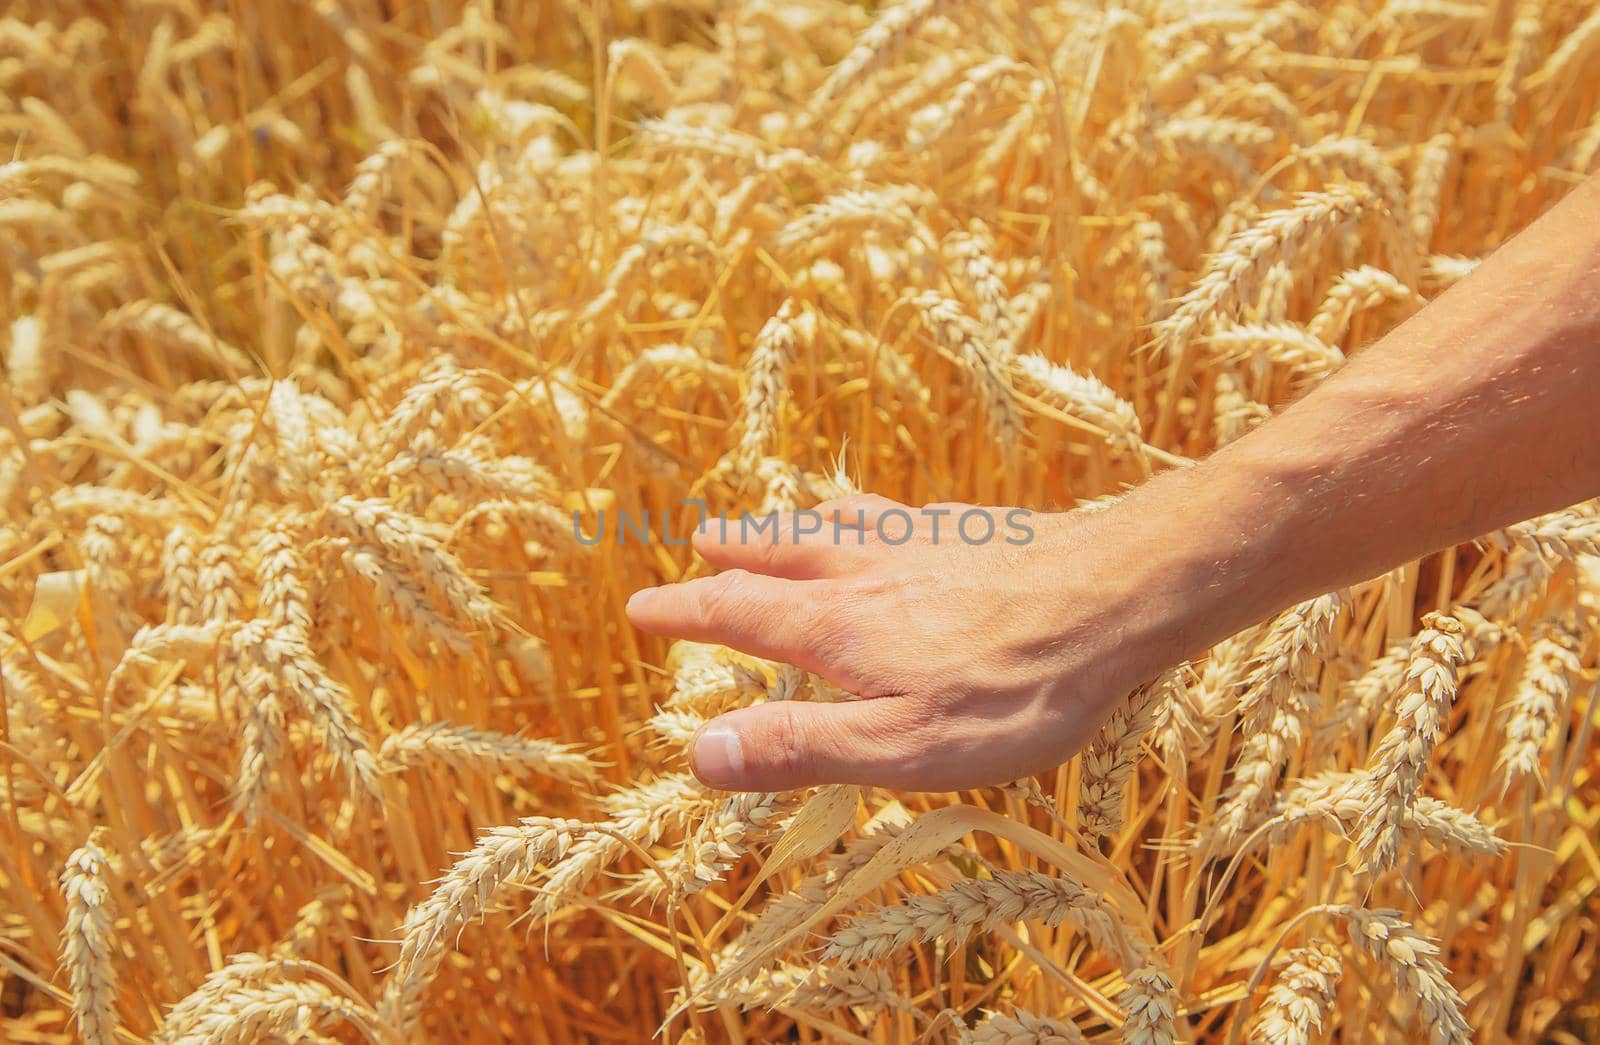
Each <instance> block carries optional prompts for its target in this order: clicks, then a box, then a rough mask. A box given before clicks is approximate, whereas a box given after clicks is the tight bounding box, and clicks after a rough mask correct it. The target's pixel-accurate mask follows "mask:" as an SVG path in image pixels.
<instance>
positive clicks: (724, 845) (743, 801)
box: [672, 791, 802, 893]
mask: <svg viewBox="0 0 1600 1045" xmlns="http://www.w3.org/2000/svg"><path fill="white" fill-rule="evenodd" d="M801 800H802V796H801V795H800V794H798V793H795V792H786V793H783V794H770V793H766V792H761V791H750V792H746V793H744V794H738V795H734V796H733V797H731V798H729V799H727V800H726V801H724V802H723V803H722V804H721V805H720V806H719V807H718V808H717V809H716V810H715V811H714V812H713V813H711V814H710V815H708V816H707V817H706V818H705V820H703V821H702V822H701V823H700V825H699V827H698V828H696V829H695V832H694V834H693V835H692V836H690V838H689V839H688V840H687V841H686V842H685V844H684V848H683V852H682V854H681V860H680V862H679V863H678V864H677V865H676V869H677V880H676V881H675V882H674V883H672V884H673V885H674V886H675V887H676V888H679V889H681V890H682V891H683V892H686V893H696V892H699V891H700V890H702V889H704V888H706V886H708V885H711V884H712V883H713V882H717V881H720V880H721V879H722V877H723V875H725V874H726V873H727V872H728V869H729V868H730V867H732V866H733V864H734V862H735V861H737V860H738V859H739V858H740V857H741V856H743V855H744V854H745V853H746V852H748V851H749V849H750V846H752V845H754V844H756V843H758V842H760V841H763V840H764V839H767V838H770V837H772V836H773V835H774V834H775V833H776V832H777V830H778V828H779V825H780V824H781V823H782V821H783V820H784V819H785V818H786V817H787V816H789V815H790V814H791V813H793V812H795V810H796V809H798V808H799V806H800V802H801Z"/></svg>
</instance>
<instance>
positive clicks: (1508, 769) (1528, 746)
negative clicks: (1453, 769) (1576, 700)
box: [1499, 624, 1582, 788]
mask: <svg viewBox="0 0 1600 1045" xmlns="http://www.w3.org/2000/svg"><path fill="white" fill-rule="evenodd" d="M1577 647H1578V642H1577V640H1576V638H1575V636H1573V635H1572V634H1571V632H1570V631H1569V630H1568V628H1567V627H1566V626H1565V625H1562V624H1551V625H1547V626H1546V627H1545V628H1544V629H1543V633H1542V634H1540V636H1539V637H1538V638H1537V639H1535V640H1534V641H1533V643H1532V645H1530V646H1529V647H1528V659H1527V662H1526V663H1525V664H1524V665H1523V669H1522V675H1521V677H1520V678H1518V679H1517V688H1516V691H1515V693H1514V694H1513V695H1512V698H1511V707H1510V713H1509V715H1508V717H1507V720H1506V738H1505V742H1504V743H1503V744H1502V745H1501V747H1500V756H1499V765H1500V770H1501V772H1502V773H1503V774H1504V777H1505V785H1504V786H1505V787H1507V788H1509V787H1510V786H1511V784H1512V783H1513V782H1515V781H1516V780H1517V778H1519V777H1523V776H1534V775H1537V774H1538V772H1539V758H1540V754H1541V752H1542V751H1543V749H1544V746H1545V743H1546V741H1547V739H1548V738H1549V736H1550V732H1551V730H1552V729H1553V728H1554V727H1555V725H1556V723H1557V722H1559V721H1560V720H1561V717H1562V715H1564V714H1565V712H1566V709H1567V706H1568V702H1569V701H1570V700H1571V699H1572V687H1573V683H1574V681H1575V680H1576V679H1577V676H1578V672H1579V670H1580V669H1581V667H1582V662H1581V661H1580V660H1579V659H1578V653H1577Z"/></svg>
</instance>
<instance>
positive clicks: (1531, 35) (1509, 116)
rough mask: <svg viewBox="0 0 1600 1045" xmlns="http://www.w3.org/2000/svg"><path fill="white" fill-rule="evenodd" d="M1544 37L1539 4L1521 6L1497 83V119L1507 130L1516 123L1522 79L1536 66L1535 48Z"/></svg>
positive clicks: (1495, 109)
mask: <svg viewBox="0 0 1600 1045" xmlns="http://www.w3.org/2000/svg"><path fill="white" fill-rule="evenodd" d="M1543 35H1544V24H1543V23H1542V22H1541V21H1540V20H1539V8H1538V5H1536V4H1531V3H1522V4H1518V5H1517V8H1516V17H1515V18H1514V19H1513V20H1512V22H1511V42H1510V44H1509V45H1508V46H1507V48H1506V58H1505V61H1504V62H1502V63H1501V64H1500V75H1499V76H1497V77H1496V78H1495V81H1494V116H1495V119H1497V120H1499V121H1500V122H1501V123H1503V124H1505V125H1507V126H1508V127H1509V126H1511V125H1513V124H1514V123H1515V122H1516V111H1517V99H1518V98H1520V97H1521V94H1522V91H1521V87H1522V80H1523V78H1524V77H1526V76H1527V75H1528V71H1529V69H1530V68H1532V66H1533V62H1534V59H1535V58H1536V57H1537V55H1536V53H1535V50H1534V49H1535V48H1536V47H1537V46H1538V44H1539V39H1540V37H1542V36H1543Z"/></svg>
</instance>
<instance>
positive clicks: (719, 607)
mask: <svg viewBox="0 0 1600 1045" xmlns="http://www.w3.org/2000/svg"><path fill="white" fill-rule="evenodd" d="M743 572H744V571H743V570H727V571H724V572H722V573H719V574H717V575H715V576H713V577H706V578H704V579H702V580H701V581H700V582H699V583H697V584H696V585H695V588H694V599H693V611H694V615H695V617H696V619H697V620H698V621H699V622H700V623H701V624H704V625H715V624H719V623H722V622H723V621H725V620H726V619H727V615H728V612H729V608H730V605H731V604H732V603H733V601H734V599H735V597H736V595H737V592H738V585H739V577H738V575H739V574H742V573H743Z"/></svg>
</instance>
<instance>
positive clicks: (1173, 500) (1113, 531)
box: [1097, 455, 1312, 662]
mask: <svg viewBox="0 0 1600 1045" xmlns="http://www.w3.org/2000/svg"><path fill="white" fill-rule="evenodd" d="M1229 457H1232V459H1228V458H1229ZM1295 488H1296V486H1295V484H1293V483H1292V482H1286V481H1285V479H1284V477H1283V476H1282V474H1281V468H1280V465H1279V464H1277V463H1274V462H1271V461H1258V460H1253V459H1251V458H1250V457H1247V456H1235V455H1226V456H1219V457H1214V458H1211V459H1209V460H1207V461H1206V462H1203V463H1202V464H1200V465H1198V466H1196V467H1194V468H1189V469H1184V470H1183V471H1181V472H1169V473H1167V474H1165V475H1162V476H1159V477H1157V478H1156V479H1154V480H1152V481H1150V482H1149V483H1147V484H1145V485H1144V486H1141V487H1139V488H1138V489H1136V490H1134V491H1133V492H1132V493H1130V494H1129V495H1128V496H1127V497H1126V498H1124V499H1123V500H1122V501H1121V502H1119V503H1118V504H1116V505H1114V506H1113V507H1112V508H1110V509H1107V510H1106V511H1105V513H1104V517H1103V518H1102V519H1100V520H1097V522H1098V523H1099V527H1098V531H1099V534H1100V536H1099V537H1098V538H1097V540H1104V541H1106V542H1107V543H1108V544H1109V545H1111V546H1112V547H1113V548H1114V549H1115V550H1114V551H1112V552H1111V553H1110V554H1109V555H1108V556H1107V561H1108V563H1113V564H1116V565H1115V568H1116V569H1117V570H1118V571H1119V572H1121V573H1122V575H1123V576H1124V577H1125V578H1126V583H1127V584H1128V585H1129V589H1130V594H1131V606H1130V610H1131V613H1132V615H1133V616H1134V617H1135V618H1136V619H1138V620H1139V621H1141V622H1142V623H1141V625H1139V626H1138V628H1136V629H1135V631H1136V634H1135V635H1134V636H1130V637H1132V638H1134V639H1135V640H1136V641H1141V642H1144V643H1147V644H1148V646H1149V648H1151V649H1154V650H1160V651H1163V653H1164V654H1165V658H1164V659H1168V660H1171V661H1173V662H1176V661H1177V660H1179V659H1183V658H1190V657H1194V656H1198V655H1199V654H1200V653H1202V652H1204V651H1205V650H1206V649H1208V648H1210V647H1211V646H1212V645H1215V644H1216V643H1217V642H1219V641H1221V640H1222V639H1224V638H1226V637H1228V636H1229V635H1232V634H1234V633H1235V632H1237V631H1239V630H1241V629H1243V628H1245V627H1248V626H1249V625H1251V624H1253V623H1255V622H1256V621H1258V620H1261V619H1262V618H1263V617H1266V616H1268V615H1269V614H1271V613H1274V612H1276V611H1277V610H1279V609H1281V608H1282V607H1283V606H1285V605H1288V604H1290V603H1292V602H1294V601H1295V600H1296V599H1298V598H1304V597H1305V595H1304V594H1302V593H1300V591H1299V589H1300V588H1301V587H1303V586H1304V585H1305V584H1306V583H1312V582H1309V581H1308V580H1307V579H1306V578H1305V577H1304V570H1303V569H1302V568H1301V560H1300V559H1298V558H1297V557H1296V555H1295V554H1293V553H1292V550H1291V549H1292V545H1291V538H1293V537H1294V536H1295V531H1296V527H1297V523H1296V521H1295V520H1296V518H1297V517H1298V515H1299V514H1300V513H1301V508H1300V506H1299V505H1297V504H1296V503H1294V502H1295V495H1294V493H1293V491H1294V489H1295Z"/></svg>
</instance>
